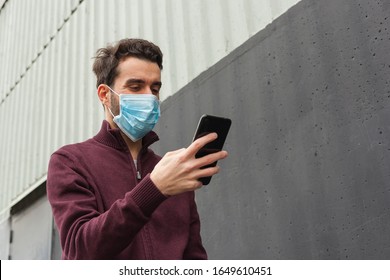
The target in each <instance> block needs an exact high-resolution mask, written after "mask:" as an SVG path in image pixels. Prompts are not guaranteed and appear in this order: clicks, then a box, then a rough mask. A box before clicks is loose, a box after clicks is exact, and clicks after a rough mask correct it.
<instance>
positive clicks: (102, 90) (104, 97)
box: [97, 84, 110, 105]
mask: <svg viewBox="0 0 390 280" xmlns="http://www.w3.org/2000/svg"><path fill="white" fill-rule="evenodd" d="M109 92H110V90H109V88H108V87H107V86H106V85H105V84H100V85H99V86H98V88H97V94H98V97H99V99H100V102H101V103H102V104H103V105H104V104H107V102H108V100H109V99H108V93H109Z"/></svg>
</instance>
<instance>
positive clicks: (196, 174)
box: [150, 133, 228, 196]
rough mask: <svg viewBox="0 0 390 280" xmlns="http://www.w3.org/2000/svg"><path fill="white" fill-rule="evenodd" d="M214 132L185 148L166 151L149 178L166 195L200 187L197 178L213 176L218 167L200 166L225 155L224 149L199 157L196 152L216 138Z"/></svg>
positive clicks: (200, 184)
mask: <svg viewBox="0 0 390 280" xmlns="http://www.w3.org/2000/svg"><path fill="white" fill-rule="evenodd" d="M217 137H218V136H217V134H216V133H210V134H208V135H206V136H203V137H201V138H198V139H197V140H195V141H194V142H193V143H192V144H191V145H190V146H189V147H188V148H187V149H185V148H183V149H180V150H176V151H173V152H168V153H166V154H165V156H164V157H163V158H162V159H161V160H160V162H159V163H158V164H157V165H156V166H155V168H154V170H153V171H152V173H151V174H150V179H151V180H152V181H153V183H154V184H155V185H156V187H157V188H158V189H159V190H160V191H161V193H163V194H164V195H166V196H171V195H176V194H180V193H184V192H188V191H193V190H195V189H199V188H200V187H202V183H201V182H200V181H198V179H199V178H202V177H208V176H213V175H214V174H216V173H218V171H219V167H218V166H215V167H208V168H204V169H201V167H203V166H205V165H208V164H211V163H213V162H215V161H217V160H221V159H223V158H225V157H227V155H228V154H227V152H226V151H220V152H216V153H213V154H209V155H207V156H204V157H201V158H195V155H196V153H197V152H198V151H199V150H200V149H201V148H202V147H203V146H204V145H206V144H207V143H209V142H212V141H214V140H215V139H217Z"/></svg>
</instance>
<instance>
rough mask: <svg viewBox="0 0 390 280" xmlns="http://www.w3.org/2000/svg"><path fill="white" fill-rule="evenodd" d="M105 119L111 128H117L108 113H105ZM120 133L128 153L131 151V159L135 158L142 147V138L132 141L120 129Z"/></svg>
mask: <svg viewBox="0 0 390 280" xmlns="http://www.w3.org/2000/svg"><path fill="white" fill-rule="evenodd" d="M106 120H107V121H108V123H109V124H110V127H111V128H118V126H117V125H116V124H115V123H114V121H113V120H112V117H111V116H110V115H106ZM121 135H122V138H123V140H125V143H126V145H127V148H128V149H129V151H130V153H131V156H132V157H133V159H137V158H138V154H139V152H140V151H141V149H142V139H141V140H138V141H137V142H133V141H132V140H131V139H129V137H127V136H126V134H124V133H123V132H122V131H121Z"/></svg>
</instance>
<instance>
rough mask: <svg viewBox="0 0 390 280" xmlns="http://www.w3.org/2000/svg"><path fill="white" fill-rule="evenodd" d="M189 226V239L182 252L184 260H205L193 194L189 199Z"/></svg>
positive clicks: (205, 254) (205, 255)
mask: <svg viewBox="0 0 390 280" xmlns="http://www.w3.org/2000/svg"><path fill="white" fill-rule="evenodd" d="M190 203H191V224H190V238H189V240H188V244H187V247H186V249H185V251H184V256H183V258H184V259H187V260H206V259H207V253H206V250H205V249H204V247H203V245H202V238H201V235H200V220H199V214H198V210H197V207H196V203H195V193H194V192H192V194H191V198H190Z"/></svg>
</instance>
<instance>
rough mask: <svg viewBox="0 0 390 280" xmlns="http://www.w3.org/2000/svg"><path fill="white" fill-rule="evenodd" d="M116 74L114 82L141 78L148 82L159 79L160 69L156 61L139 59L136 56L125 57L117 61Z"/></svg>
mask: <svg viewBox="0 0 390 280" xmlns="http://www.w3.org/2000/svg"><path fill="white" fill-rule="evenodd" d="M117 71H118V76H117V77H116V79H115V84H116V83H119V84H121V83H123V82H125V81H127V80H128V79H142V80H145V81H149V82H156V81H161V70H160V68H159V67H158V65H157V63H154V62H151V61H148V60H145V59H139V58H136V57H127V58H125V59H123V60H121V61H120V62H119V65H118V68H117Z"/></svg>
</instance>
